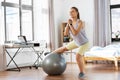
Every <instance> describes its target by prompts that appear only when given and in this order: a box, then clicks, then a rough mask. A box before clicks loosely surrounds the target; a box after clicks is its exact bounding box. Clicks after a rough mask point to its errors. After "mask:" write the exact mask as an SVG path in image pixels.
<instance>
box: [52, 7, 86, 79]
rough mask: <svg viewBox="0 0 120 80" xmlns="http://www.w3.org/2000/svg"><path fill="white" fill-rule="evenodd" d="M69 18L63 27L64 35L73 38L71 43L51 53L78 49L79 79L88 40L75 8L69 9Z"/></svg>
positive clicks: (82, 75) (81, 75)
mask: <svg viewBox="0 0 120 80" xmlns="http://www.w3.org/2000/svg"><path fill="white" fill-rule="evenodd" d="M70 17H71V19H69V20H68V22H67V25H66V27H65V31H64V35H65V36H67V35H69V34H70V36H71V37H72V38H73V41H72V42H70V43H68V44H67V45H66V46H65V47H60V48H58V49H56V50H55V51H53V52H54V53H61V54H62V53H63V52H64V51H68V50H72V49H75V48H79V50H78V52H77V53H76V61H77V64H78V67H79V70H80V73H79V75H78V77H79V78H82V77H84V59H83V54H84V53H85V51H86V50H87V49H88V38H87V37H86V33H85V30H84V26H83V22H82V20H80V17H79V11H78V9H77V8H76V7H72V8H71V9H70Z"/></svg>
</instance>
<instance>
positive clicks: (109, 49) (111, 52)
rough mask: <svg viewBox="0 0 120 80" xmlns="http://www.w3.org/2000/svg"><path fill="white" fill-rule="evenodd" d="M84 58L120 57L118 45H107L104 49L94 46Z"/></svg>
mask: <svg viewBox="0 0 120 80" xmlns="http://www.w3.org/2000/svg"><path fill="white" fill-rule="evenodd" d="M85 56H89V57H90V56H91V57H120V45H108V46H106V47H99V46H94V47H93V48H91V49H90V51H88V52H86V53H85Z"/></svg>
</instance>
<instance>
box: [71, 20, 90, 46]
mask: <svg viewBox="0 0 120 80" xmlns="http://www.w3.org/2000/svg"><path fill="white" fill-rule="evenodd" d="M78 22H79V19H78V20H77V22H76V24H75V25H73V27H74V28H75V29H77V27H78ZM69 33H70V36H71V37H72V38H73V40H74V41H75V44H76V45H77V46H81V45H84V44H85V43H87V42H88V38H87V36H86V33H85V29H84V28H81V30H80V31H79V33H78V34H77V35H73V34H72V32H71V30H69Z"/></svg>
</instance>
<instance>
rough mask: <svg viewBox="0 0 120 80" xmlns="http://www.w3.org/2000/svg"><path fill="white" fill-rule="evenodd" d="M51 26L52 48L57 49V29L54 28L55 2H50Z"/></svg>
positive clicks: (50, 0)
mask: <svg viewBox="0 0 120 80" xmlns="http://www.w3.org/2000/svg"><path fill="white" fill-rule="evenodd" d="M49 26H50V30H49V32H50V48H51V50H52V51H53V50H54V49H55V27H54V7H53V0H49Z"/></svg>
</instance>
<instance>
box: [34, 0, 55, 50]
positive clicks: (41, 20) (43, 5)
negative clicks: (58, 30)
mask: <svg viewBox="0 0 120 80" xmlns="http://www.w3.org/2000/svg"><path fill="white" fill-rule="evenodd" d="M33 9H34V29H35V31H34V35H35V40H36V41H39V40H46V41H47V43H48V47H50V48H51V50H54V43H55V40H54V34H55V33H54V14H53V0H34V8H33Z"/></svg>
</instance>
